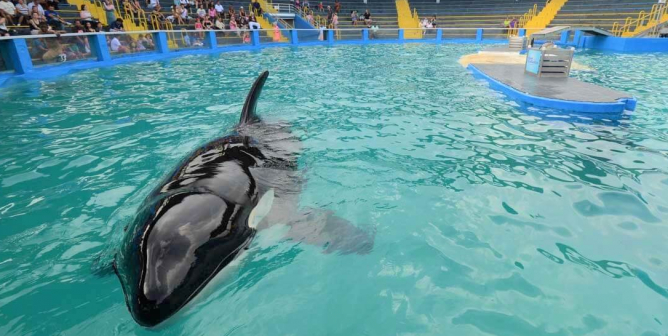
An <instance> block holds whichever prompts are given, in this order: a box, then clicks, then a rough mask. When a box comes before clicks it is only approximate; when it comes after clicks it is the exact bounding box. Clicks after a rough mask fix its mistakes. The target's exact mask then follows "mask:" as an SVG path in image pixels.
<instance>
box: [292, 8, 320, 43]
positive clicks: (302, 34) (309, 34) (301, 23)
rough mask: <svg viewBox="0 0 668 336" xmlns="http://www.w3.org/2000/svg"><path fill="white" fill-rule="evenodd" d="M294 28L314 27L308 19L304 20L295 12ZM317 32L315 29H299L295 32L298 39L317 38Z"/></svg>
mask: <svg viewBox="0 0 668 336" xmlns="http://www.w3.org/2000/svg"><path fill="white" fill-rule="evenodd" d="M295 28H297V29H316V28H315V27H313V26H312V25H311V24H310V23H308V21H306V20H304V18H302V17H301V16H299V15H297V14H295ZM318 35H319V34H318V32H317V31H304V30H299V31H298V32H297V36H299V38H300V39H303V40H313V39H317V38H318Z"/></svg>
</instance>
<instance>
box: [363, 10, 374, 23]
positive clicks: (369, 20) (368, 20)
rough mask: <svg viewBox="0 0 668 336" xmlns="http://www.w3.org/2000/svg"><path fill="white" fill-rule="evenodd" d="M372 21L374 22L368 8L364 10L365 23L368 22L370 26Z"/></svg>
mask: <svg viewBox="0 0 668 336" xmlns="http://www.w3.org/2000/svg"><path fill="white" fill-rule="evenodd" d="M371 22H372V20H371V13H369V10H368V9H367V10H365V11H364V24H366V25H367V26H370V25H371Z"/></svg>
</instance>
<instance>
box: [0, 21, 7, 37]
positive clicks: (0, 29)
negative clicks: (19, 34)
mask: <svg viewBox="0 0 668 336" xmlns="http://www.w3.org/2000/svg"><path fill="white" fill-rule="evenodd" d="M5 22H7V19H5V18H4V17H0V36H9V28H7V24H6V23H5Z"/></svg>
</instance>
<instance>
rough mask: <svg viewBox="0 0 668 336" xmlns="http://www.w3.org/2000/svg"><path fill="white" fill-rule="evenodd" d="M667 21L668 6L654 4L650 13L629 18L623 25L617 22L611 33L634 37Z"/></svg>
mask: <svg viewBox="0 0 668 336" xmlns="http://www.w3.org/2000/svg"><path fill="white" fill-rule="evenodd" d="M666 21H668V6H666V5H659V4H654V5H653V6H652V9H651V10H650V12H649V13H647V12H645V11H640V12H639V13H638V16H637V18H635V19H633V17H627V18H626V20H624V24H623V25H622V24H620V23H619V22H615V23H614V24H613V25H612V31H611V32H612V34H613V35H615V36H618V37H632V36H635V35H637V34H639V33H641V32H643V31H645V30H647V29H650V28H653V27H656V26H657V25H659V24H662V23H664V22H666Z"/></svg>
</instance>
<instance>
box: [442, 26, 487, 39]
mask: <svg viewBox="0 0 668 336" xmlns="http://www.w3.org/2000/svg"><path fill="white" fill-rule="evenodd" d="M483 33H484V31H483ZM477 35H478V30H477V29H465V28H462V29H443V37H442V39H443V40H456V39H467V40H475V39H476V36H477Z"/></svg>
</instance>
